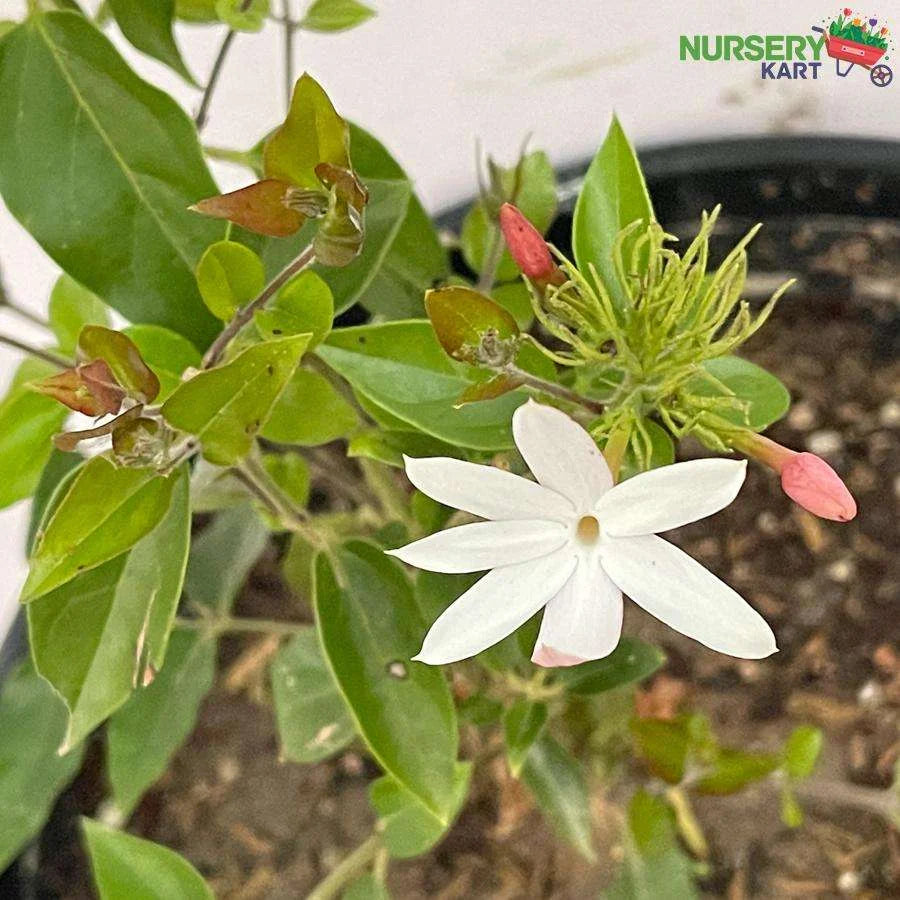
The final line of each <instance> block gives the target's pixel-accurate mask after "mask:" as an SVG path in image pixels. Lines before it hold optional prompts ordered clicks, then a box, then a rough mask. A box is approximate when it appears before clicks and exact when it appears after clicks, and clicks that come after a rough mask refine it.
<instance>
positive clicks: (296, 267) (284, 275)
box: [203, 244, 316, 369]
mask: <svg viewBox="0 0 900 900" xmlns="http://www.w3.org/2000/svg"><path fill="white" fill-rule="evenodd" d="M315 258H316V254H315V251H314V250H313V247H312V244H309V245H308V246H307V247H305V248H304V249H303V250H302V251H301V252H300V255H299V256H297V257H296V259H294V260H293V261H292V262H290V263H288V264H287V265H286V266H285V267H284V268H283V269H282V270H281V271H280V272H279V273H278V274H277V275H276V276H275V277H274V278H273V279H272V280H271V281H270V282H269V283H268V284H267V285H266V286H265V287H264V288H263V289H262V293H260V294H259V296H258V297H256V298H255V299H253V300H251V301H250V302H249V303H248V304H247V305H246V306H242V307H241V308H240V309H239V310H238V311H237V312H236V313H235V314H234V317H233V318H232V320H231V321H230V322H229V323H228V324H227V325H226V326H225V327H224V328H223V329H222V332H221V333H220V334H219V336H218V337H217V338H216V339H215V340H214V341H213V342H212V344H211V345H210V348H209V350H207V351H206V355H205V356H204V357H203V368H204V369H211V368H212V367H213V366H214V365H215V364H216V363H217V362H218V361H219V359H220V358H221V356H222V354H223V353H224V351H225V348H226V347H227V346H228V342H229V341H230V340H231V339H232V338H233V337H234V336H235V335H236V334H237V333H238V332H239V331H240V330H241V329H242V328H243V327H244V326H245V325H246V324H247V323H248V322H249V321H250V320H251V319H252V318H253V313H255V312H256V310H258V309H260V308H261V307H262V306H264V305H265V304H266V303H267V302H268V301H269V299H270V298H271V297H273V296H274V295H275V294H276V293H277V292H278V289H279V288H280V287H281V286H282V285H284V284H285V283H287V282H288V281H290V279H291V278H293V277H294V276H295V275H296V274H297V273H298V272H302V271H303V270H304V269H305V268H306V267H307V266H309V265H311V264H312V262H313V260H314V259H315Z"/></svg>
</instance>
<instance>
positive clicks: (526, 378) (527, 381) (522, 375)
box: [500, 365, 603, 416]
mask: <svg viewBox="0 0 900 900" xmlns="http://www.w3.org/2000/svg"><path fill="white" fill-rule="evenodd" d="M500 371H502V372H505V373H506V374H507V375H510V376H512V377H514V378H517V379H518V380H519V381H521V383H522V384H523V385H525V386H526V387H531V388H534V389H535V390H537V391H543V392H544V393H545V394H552V395H553V396H554V397H559V398H560V400H566V401H568V402H569V403H575V404H577V405H578V406H583V407H584V408H585V409H588V410H590V411H591V412H592V413H596V414H597V415H598V416H599V415H601V414H602V413H603V404H602V403H598V402H597V401H596V400H591V399H589V398H588V397H582V396H581V394H576V393H575V391H570V390H569V389H568V388H567V387H563V386H562V385H561V384H556V383H555V382H553V381H546V380H545V379H543V378H539V377H538V376H537V375H532V374H531V373H530V372H526V371H525V370H524V369H520V368H519V367H518V366H516V365H509V366H504V367H503V369H501V370H500Z"/></svg>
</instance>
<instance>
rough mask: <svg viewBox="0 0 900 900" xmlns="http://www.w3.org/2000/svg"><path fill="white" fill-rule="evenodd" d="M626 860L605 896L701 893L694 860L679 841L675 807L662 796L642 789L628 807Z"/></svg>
mask: <svg viewBox="0 0 900 900" xmlns="http://www.w3.org/2000/svg"><path fill="white" fill-rule="evenodd" d="M628 826H629V834H628V840H627V843H626V851H625V863H624V866H623V869H622V873H621V874H620V875H619V878H618V879H617V880H616V882H615V884H614V885H613V886H612V887H611V888H609V890H607V891H605V892H604V894H603V897H604V898H605V900H658V898H660V897H671V898H673V900H693V898H696V897H698V896H699V894H698V892H697V889H696V887H695V885H694V881H693V878H692V875H691V868H692V867H691V860H690V858H689V857H688V856H687V854H686V853H685V852H684V851H683V850H682V849H681V847H680V846H679V844H678V837H677V834H676V831H675V821H674V816H673V814H672V811H671V810H670V809H669V807H668V806H667V804H666V802H665V801H664V800H663V799H662V798H660V797H654V796H652V795H651V794H648V793H647V792H646V791H638V792H637V793H636V794H635V795H634V797H632V799H631V803H630V804H629V807H628Z"/></svg>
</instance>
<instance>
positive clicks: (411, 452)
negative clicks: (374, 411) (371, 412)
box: [347, 428, 460, 469]
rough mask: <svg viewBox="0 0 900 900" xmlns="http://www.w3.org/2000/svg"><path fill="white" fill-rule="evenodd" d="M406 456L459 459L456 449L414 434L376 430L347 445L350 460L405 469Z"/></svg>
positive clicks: (425, 436)
mask: <svg viewBox="0 0 900 900" xmlns="http://www.w3.org/2000/svg"><path fill="white" fill-rule="evenodd" d="M404 455H406V456H457V457H458V456H459V455H460V452H459V450H458V449H457V448H456V447H452V446H451V445H450V444H445V443H444V442H443V441H439V440H437V439H436V438H432V437H429V436H428V435H427V434H417V433H415V432H411V431H384V430H381V429H378V428H373V429H371V430H369V431H364V432H361V433H360V434H356V435H354V436H353V437H352V438H351V440H350V443H349V444H348V445H347V456H350V457H354V456H355V457H363V458H364V459H374V460H375V461H376V462H380V463H385V464H386V465H389V466H394V467H395V468H398V469H402V468H403V465H404V463H403V457H404Z"/></svg>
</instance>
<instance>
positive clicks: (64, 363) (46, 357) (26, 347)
mask: <svg viewBox="0 0 900 900" xmlns="http://www.w3.org/2000/svg"><path fill="white" fill-rule="evenodd" d="M0 344H6V345H7V346H8V347H13V348H14V349H16V350H21V351H22V352H23V353H27V354H28V355H29V356H33V357H35V358H36V359H42V360H43V361H44V362H46V363H50V365H51V366H56V367H57V368H59V369H70V368H71V367H72V361H71V360H70V359H66V358H65V357H64V356H58V355H57V354H56V353H54V352H53V351H52V350H44V349H43V348H42V347H33V346H32V345H31V344H27V343H26V342H25V341H20V340H19V339H18V338H14V337H10V336H9V335H8V334H0Z"/></svg>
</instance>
